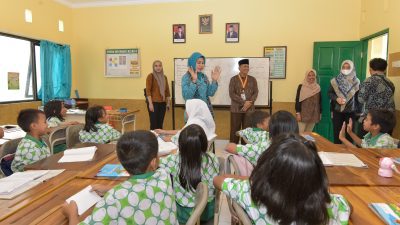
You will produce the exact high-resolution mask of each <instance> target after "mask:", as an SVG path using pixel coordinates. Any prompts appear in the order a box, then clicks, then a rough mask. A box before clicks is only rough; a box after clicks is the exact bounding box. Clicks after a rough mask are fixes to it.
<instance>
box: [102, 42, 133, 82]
mask: <svg viewBox="0 0 400 225" xmlns="http://www.w3.org/2000/svg"><path fill="white" fill-rule="evenodd" d="M104 75H105V76H106V77H140V55H139V49H138V48H129V49H106V52H105V73H104Z"/></svg>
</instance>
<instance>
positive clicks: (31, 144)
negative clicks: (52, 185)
mask: <svg viewBox="0 0 400 225" xmlns="http://www.w3.org/2000/svg"><path fill="white" fill-rule="evenodd" d="M49 156H50V149H49V147H47V145H46V143H44V142H43V141H42V140H38V139H36V138H34V137H32V136H31V135H29V134H27V135H26V136H25V137H24V138H23V139H22V140H21V142H20V143H19V144H18V147H17V150H16V152H15V157H14V160H13V161H12V163H11V170H12V171H13V172H18V171H23V170H24V166H26V165H29V164H32V163H35V162H37V161H39V160H41V159H44V158H46V157H49Z"/></svg>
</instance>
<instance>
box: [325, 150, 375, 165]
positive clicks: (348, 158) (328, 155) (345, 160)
mask: <svg viewBox="0 0 400 225" xmlns="http://www.w3.org/2000/svg"><path fill="white" fill-rule="evenodd" d="M318 155H319V157H320V158H321V160H322V162H323V163H324V165H325V166H353V167H368V166H367V165H366V164H364V163H363V162H362V161H361V160H360V159H358V158H357V157H356V156H355V155H354V154H351V153H337V152H318Z"/></svg>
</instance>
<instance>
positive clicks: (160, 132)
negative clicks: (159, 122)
mask: <svg viewBox="0 0 400 225" xmlns="http://www.w3.org/2000/svg"><path fill="white" fill-rule="evenodd" d="M154 132H156V133H157V134H164V133H165V131H164V130H162V129H155V130H154Z"/></svg>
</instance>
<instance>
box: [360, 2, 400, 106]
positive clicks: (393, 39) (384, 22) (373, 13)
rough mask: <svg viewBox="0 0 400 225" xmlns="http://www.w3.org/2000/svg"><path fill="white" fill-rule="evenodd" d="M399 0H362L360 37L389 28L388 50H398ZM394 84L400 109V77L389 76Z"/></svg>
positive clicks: (399, 33) (399, 46) (399, 35)
mask: <svg viewBox="0 0 400 225" xmlns="http://www.w3.org/2000/svg"><path fill="white" fill-rule="evenodd" d="M399 12H400V1H398V0H383V1H376V0H362V6H361V23H360V37H365V36H368V35H371V34H374V33H376V32H379V31H381V30H384V29H386V28H389V51H388V53H389V54H390V53H394V52H399V51H400V42H399V40H400V25H399V21H400V13H399ZM389 78H390V79H391V80H392V81H393V82H394V84H395V86H396V93H395V100H396V109H398V110H399V109H400V90H399V87H400V78H399V77H395V78H394V77H389Z"/></svg>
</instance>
